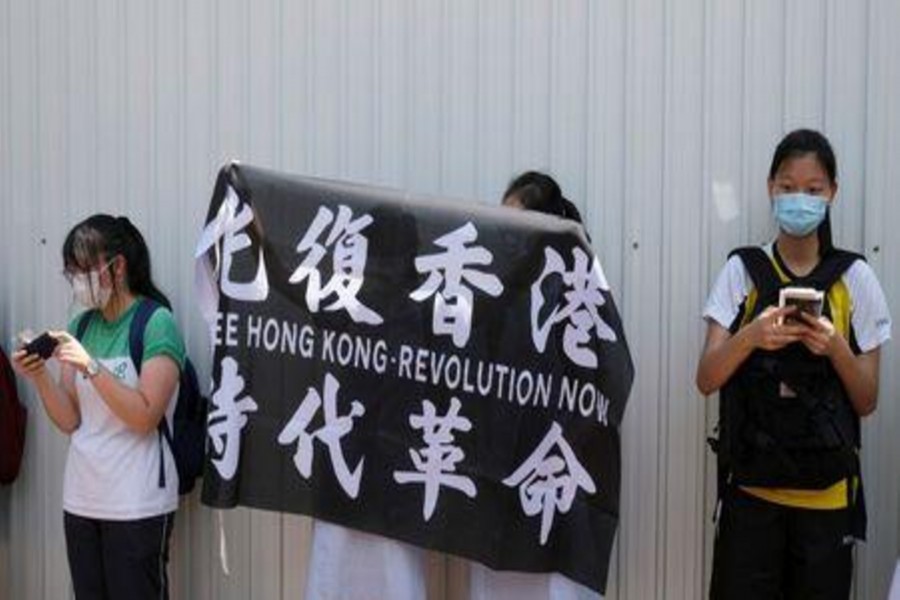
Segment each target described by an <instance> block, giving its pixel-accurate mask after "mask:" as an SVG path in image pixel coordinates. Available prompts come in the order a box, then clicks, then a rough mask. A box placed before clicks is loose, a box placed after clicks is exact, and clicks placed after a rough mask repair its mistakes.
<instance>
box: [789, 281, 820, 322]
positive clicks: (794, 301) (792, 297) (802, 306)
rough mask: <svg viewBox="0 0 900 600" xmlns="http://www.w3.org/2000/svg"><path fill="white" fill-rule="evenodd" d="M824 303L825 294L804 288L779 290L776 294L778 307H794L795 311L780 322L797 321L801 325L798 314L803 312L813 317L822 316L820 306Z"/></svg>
mask: <svg viewBox="0 0 900 600" xmlns="http://www.w3.org/2000/svg"><path fill="white" fill-rule="evenodd" d="M824 301H825V293H824V292H822V291H820V290H817V289H813V288H806V287H786V288H781V291H780V292H779V294H778V306H779V308H783V307H785V306H796V307H797V310H796V311H795V312H794V313H793V314H790V315H787V317H782V319H781V320H782V321H784V320H788V321H797V322H799V323H803V322H804V321H803V320H802V319H801V318H800V316H799V313H801V312H803V313H806V314H809V315H812V316H814V317H817V318H818V317H820V316H822V304H823V302H824Z"/></svg>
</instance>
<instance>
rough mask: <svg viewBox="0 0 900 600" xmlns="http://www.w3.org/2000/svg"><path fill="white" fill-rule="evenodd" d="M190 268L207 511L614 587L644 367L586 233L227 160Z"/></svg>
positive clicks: (532, 216) (525, 216)
mask: <svg viewBox="0 0 900 600" xmlns="http://www.w3.org/2000/svg"><path fill="white" fill-rule="evenodd" d="M197 267H198V279H197V286H198V287H197V289H198V293H199V295H200V298H201V308H202V310H204V313H205V316H206V318H207V319H208V321H209V322H210V326H211V335H212V336H213V345H214V358H213V394H212V398H211V401H212V404H211V407H210V414H209V423H208V427H209V456H208V458H207V466H206V472H205V478H204V485H203V502H204V503H206V504H208V505H210V506H215V507H234V506H236V505H243V506H250V507H256V508H262V509H269V510H275V511H286V512H292V513H302V514H307V515H312V516H314V517H316V518H320V519H325V520H328V521H332V522H335V523H339V524H343V525H346V526H349V527H352V528H356V529H359V530H364V531H368V532H373V533H376V534H379V535H383V536H387V537H390V538H394V539H398V540H402V541H405V542H409V543H412V544H415V545H418V546H421V547H425V548H431V549H436V550H441V551H445V552H450V553H453V554H457V555H460V556H464V557H468V558H471V559H474V560H477V561H480V562H482V563H483V564H485V565H487V566H489V567H493V568H501V569H514V570H521V571H536V572H547V571H558V572H561V573H563V574H565V575H566V576H568V577H570V578H571V579H573V580H575V581H578V582H580V583H582V584H584V585H587V586H589V587H591V588H593V589H596V590H599V591H603V590H604V588H605V585H606V576H607V569H608V563H609V557H610V551H611V547H612V543H613V539H614V536H615V531H616V526H617V522H618V512H619V482H620V440H619V428H620V422H621V419H622V414H623V411H624V409H625V402H626V399H627V397H628V393H629V390H630V388H631V383H632V379H633V367H632V362H631V358H630V356H629V352H628V347H627V344H626V341H625V338H624V335H623V331H622V324H621V320H620V318H619V315H618V313H617V311H616V307H615V304H614V302H613V298H612V296H611V294H610V290H609V286H608V284H607V281H606V278H605V276H604V274H603V271H602V268H601V266H600V263H599V261H598V260H597V259H596V258H595V257H594V255H593V252H592V251H591V248H590V246H589V245H588V244H587V242H586V241H585V237H584V232H583V230H582V229H581V227H580V226H579V225H577V224H575V223H573V222H571V221H566V220H562V219H558V218H555V217H550V216H546V215H542V214H537V213H531V212H527V211H521V210H515V209H510V208H503V207H488V206H483V205H477V204H470V203H463V202H460V201H449V200H439V199H425V198H415V197H410V196H408V195H405V194H402V193H399V192H395V191H389V190H384V189H379V188H372V187H364V186H355V185H348V184H342V183H335V182H328V181H322V180H316V179H309V178H299V177H290V176H286V175H282V174H277V173H274V172H270V171H265V170H261V169H257V168H252V167H249V166H244V165H236V164H233V165H230V166H228V167H226V168H224V169H223V170H222V171H221V173H220V174H219V177H218V181H217V183H216V188H215V192H214V194H213V198H212V201H211V204H210V208H209V213H208V218H207V222H206V226H205V228H204V231H203V233H202V235H201V239H200V242H199V244H198V249H197Z"/></svg>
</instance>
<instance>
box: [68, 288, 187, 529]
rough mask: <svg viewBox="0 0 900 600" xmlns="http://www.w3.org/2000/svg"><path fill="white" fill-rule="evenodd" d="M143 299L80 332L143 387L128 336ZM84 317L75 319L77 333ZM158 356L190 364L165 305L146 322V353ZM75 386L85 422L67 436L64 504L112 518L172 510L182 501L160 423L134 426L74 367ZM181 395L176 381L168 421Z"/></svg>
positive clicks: (109, 366) (117, 371)
mask: <svg viewBox="0 0 900 600" xmlns="http://www.w3.org/2000/svg"><path fill="white" fill-rule="evenodd" d="M138 304H139V302H137V301H135V302H133V303H132V305H131V306H130V307H129V308H128V309H127V310H126V311H125V312H124V313H123V314H122V315H121V316H120V317H119V318H118V319H116V320H115V321H112V322H107V321H106V320H105V319H104V318H103V316H102V315H101V314H100V313H96V314H94V315H93V317H92V318H91V321H90V323H89V325H88V327H87V330H86V331H85V333H84V337H83V338H82V340H81V344H82V345H83V346H84V348H85V349H86V350H87V352H88V353H89V354H90V355H91V356H92V357H93V358H94V359H95V360H96V361H97V362H98V363H100V364H101V365H102V366H103V368H105V369H106V370H107V371H108V372H109V373H110V374H112V376H114V377H116V378H117V379H118V380H119V381H120V382H122V383H124V384H125V385H127V386H129V387H132V388H137V385H138V371H137V368H136V367H135V365H134V363H133V362H132V360H131V354H130V352H129V347H128V337H129V329H130V327H131V321H132V319H133V318H134V315H135V312H136V310H137V307H138ZM79 318H80V317H76V318H75V319H74V320H73V321H72V323H70V325H69V332H70V333H71V334H73V335H74V334H75V330H76V327H77V323H78V321H79ZM157 356H168V357H170V358H171V359H172V360H174V361H175V363H176V364H177V365H178V368H179V369H181V368H183V366H184V359H185V351H184V342H183V341H182V338H181V335H180V334H179V332H178V328H177V326H176V325H175V319H174V318H173V316H172V313H171V312H169V311H168V310H166V309H165V308H159V309H157V310H156V311H155V312H154V313H153V315H152V316H151V317H150V320H149V321H148V322H147V327H146V329H145V330H144V355H143V361H144V362H146V361H148V360H150V359H151V358H154V357H157ZM75 386H76V391H77V394H78V404H79V408H80V412H81V424H80V425H79V426H78V429H76V430H75V431H74V432H73V433H72V436H71V440H70V443H69V454H68V458H67V460H66V469H65V476H64V481H63V509H64V510H65V511H66V512H68V513H71V514H73V515H78V516H81V517H89V518H94V519H103V520H110V521H119V520H135V519H143V518H146V517H154V516H158V515H162V514H166V513H169V512H172V511H174V510H175V509H176V508H177V507H178V472H177V470H176V467H175V459H174V457H173V455H172V451H171V448H169V444H168V443H166V442H165V441H164V440H162V439H160V436H159V432H158V431H157V430H155V429H154V430H153V431H151V432H149V433H147V434H143V435H142V434H139V433H136V432H135V431H133V430H131V429H129V428H128V427H127V426H126V425H125V423H124V422H123V421H122V420H121V419H119V418H118V417H117V416H116V415H115V414H113V412H112V411H111V410H110V409H109V407H108V406H107V404H106V402H105V401H104V400H103V399H102V398H101V397H100V395H99V394H98V393H97V391H96V390H95V389H94V386H93V383H92V382H91V380H90V379H88V378H86V377H85V376H84V375H82V374H80V373H76V375H75ZM177 397H178V390H177V388H176V390H175V392H174V393H173V395H172V398H171V400H170V401H169V405H168V407H167V409H166V412H165V418H166V419H167V420H168V422H169V424H170V426H171V423H172V416H173V414H174V411H175V403H176V398H177ZM160 445H162V452H161V451H160ZM161 457H162V459H163V460H164V461H165V464H164V468H165V486H164V487H160V485H159V475H160V458H161Z"/></svg>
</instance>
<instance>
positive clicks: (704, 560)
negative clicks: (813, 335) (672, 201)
mask: <svg viewBox="0 0 900 600" xmlns="http://www.w3.org/2000/svg"><path fill="white" fill-rule="evenodd" d="M712 1H714V0H704V1H703V59H702V60H703V64H702V67H701V89H702V91H701V95H700V114H701V115H702V122H701V129H702V131H701V135H700V144H701V147H700V155H701V160H700V185H701V188H700V190H701V200H700V206H701V212H702V214H703V219H702V220H701V238H702V239H703V240H705V243H702V244H700V248H701V252H702V253H705V255H706V256H705V260H702V264H703V274H702V276H701V277H700V285H701V288H702V289H701V290H700V296H701V297H706V293H707V288H708V287H709V281H710V270H711V268H712V251H711V248H710V235H709V232H710V229H711V225H710V193H711V188H710V182H709V178H710V168H709V164H710V146H711V143H710V135H711V129H712V126H711V123H710V114H709V110H708V108H709V105H710V104H711V102H710V95H711V85H712V84H711V79H712V78H711V77H710V72H709V70H710V62H711V61H710V53H711V52H712V42H711V40H710V32H711V31H712V27H711V26H710V19H711V18H712V17H711V8H710V3H711V2H712ZM711 404H712V402H711V401H710V399H709V398H708V397H704V398H703V434H704V437H705V436H706V432H707V425H708V423H709V419H710V413H711V411H712V409H711ZM708 456H709V455H708V454H707V452H706V450H705V449H704V452H703V454H702V457H703V461H702V465H703V468H702V470H701V477H700V480H701V484H702V485H701V494H702V496H701V498H700V503H701V506H702V507H703V519H702V522H704V523H705V522H706V508H707V507H706V499H707V498H708V497H709V494H710V491H709V487H710V481H709V477H708V474H709V469H708V468H707V467H708V464H707V460H708ZM703 531H704V535H703V536H702V539H701V562H700V565H698V568H699V570H700V574H699V575H700V584H701V589H703V590H706V581H707V579H708V577H707V576H706V571H707V568H706V565H707V564H710V559H709V558H708V556H709V555H708V550H709V548H708V546H707V543H706V542H707V536H706V535H705V527H704V528H703Z"/></svg>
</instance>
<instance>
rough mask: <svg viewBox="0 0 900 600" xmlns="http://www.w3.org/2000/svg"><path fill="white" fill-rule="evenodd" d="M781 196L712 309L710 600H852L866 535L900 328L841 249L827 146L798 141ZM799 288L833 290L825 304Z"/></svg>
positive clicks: (705, 380) (795, 137)
mask: <svg viewBox="0 0 900 600" xmlns="http://www.w3.org/2000/svg"><path fill="white" fill-rule="evenodd" d="M768 191H769V197H770V201H771V205H772V211H773V214H774V217H775V221H776V222H777V224H778V227H779V231H778V236H777V238H776V239H775V241H774V242H773V243H770V244H768V245H766V246H764V247H762V248H760V247H750V248H739V249H737V250H735V251H733V252H732V253H731V255H730V257H729V259H728V262H727V263H726V264H725V267H724V268H723V269H722V271H721V272H720V274H719V276H718V278H717V279H716V282H715V284H714V286H713V289H712V291H711V292H710V295H709V298H708V300H707V302H706V306H705V308H704V310H703V317H704V319H706V322H707V333H706V344H705V347H704V350H703V353H702V356H701V358H700V362H699V366H698V368H697V387H698V388H699V389H700V391H701V392H702V393H703V394H704V395H710V394H713V393H714V392H716V391H718V392H719V395H720V404H719V406H720V421H719V437H718V440H715V441H714V442H713V447H714V450H715V451H716V452H717V459H718V467H719V489H718V495H719V504H718V507H719V508H718V511H717V515H718V517H717V518H718V521H717V531H716V539H715V546H714V553H713V574H712V583H711V589H710V597H711V598H714V599H719V598H728V599H729V600H735V599H738V600H739V599H741V598H781V597H784V598H835V599H837V598H847V597H848V596H849V593H850V582H851V576H852V568H853V567H852V555H851V550H852V545H853V541H854V539H863V538H864V535H865V510H864V504H863V494H862V480H861V472H860V467H859V464H860V463H859V456H858V452H859V449H860V422H859V421H860V418H861V417H864V416H866V415H869V414H871V413H872V412H873V411H874V410H875V406H876V401H877V398H878V371H879V357H880V348H881V346H882V344H884V343H885V342H886V341H887V340H888V339H890V330H891V319H890V315H889V313H888V307H887V304H886V301H885V298H884V293H883V292H882V289H881V286H880V285H879V283H878V279H877V278H876V277H875V274H874V272H873V271H872V269H871V267H869V265H868V264H867V263H866V262H865V259H864V258H863V257H862V256H859V255H857V254H853V253H851V252H847V251H844V250H840V249H837V248H835V247H834V246H833V245H832V240H831V227H830V219H829V214H830V212H831V211H830V209H831V207H832V205H833V204H834V202H835V196H836V194H837V191H838V184H837V166H836V159H835V156H834V152H833V151H832V148H831V145H830V143H829V142H828V140H827V139H826V138H825V137H824V136H823V135H822V134H821V133H819V132H817V131H811V130H797V131H794V132H792V133H789V134H788V135H787V136H785V137H784V138H783V139H782V140H781V142H780V143H779V144H778V147H777V148H776V150H775V154H774V157H773V159H772V164H771V167H770V170H769V179H768ZM792 288H793V289H792ZM796 288H807V290H811V291H812V292H815V291H818V292H823V293H824V297H823V298H822V301H821V305H820V304H819V302H818V298H819V297H818V295H816V294H813V293H810V291H807V292H799V291H797V289H796ZM784 289H787V290H788V291H787V292H782V290H784ZM779 297H782V298H788V299H789V298H792V297H793V298H795V299H797V298H802V299H804V300H805V301H810V302H811V304H809V305H808V306H807V310H800V309H799V308H798V306H797V305H796V304H791V303H790V302H789V301H785V302H784V303H783V305H782V306H778V304H779ZM819 313H821V314H819Z"/></svg>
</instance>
